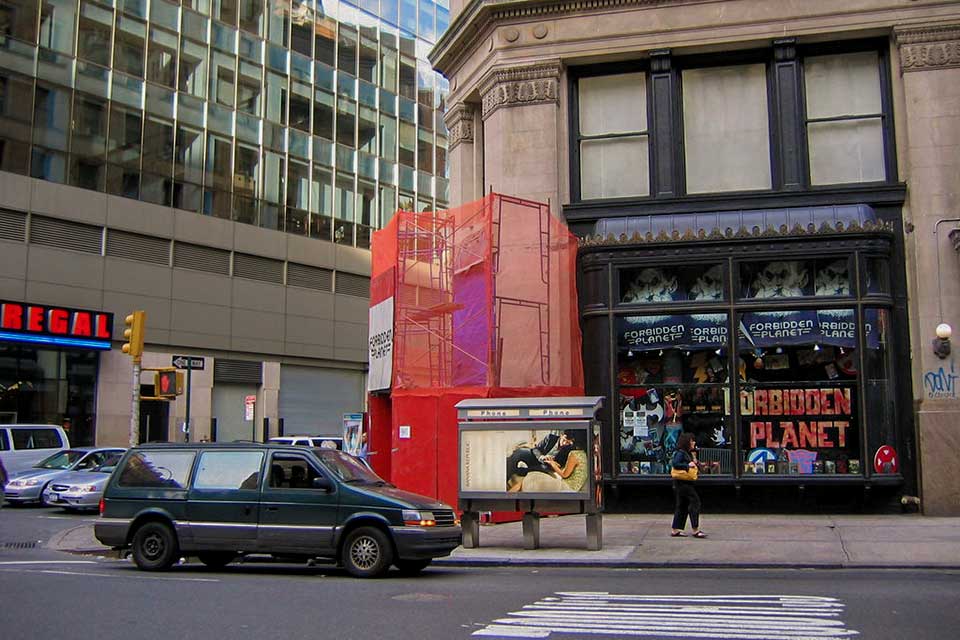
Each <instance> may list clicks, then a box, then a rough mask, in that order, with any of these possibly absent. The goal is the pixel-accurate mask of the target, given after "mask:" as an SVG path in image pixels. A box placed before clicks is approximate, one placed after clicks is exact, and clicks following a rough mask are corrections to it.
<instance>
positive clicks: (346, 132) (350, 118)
mask: <svg viewBox="0 0 960 640" xmlns="http://www.w3.org/2000/svg"><path fill="white" fill-rule="evenodd" d="M356 121H357V105H356V103H355V102H351V101H350V100H345V99H344V98H342V97H341V98H338V99H337V142H339V143H340V144H342V145H345V146H348V147H353V146H354V129H355V128H356Z"/></svg>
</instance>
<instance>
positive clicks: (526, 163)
mask: <svg viewBox="0 0 960 640" xmlns="http://www.w3.org/2000/svg"><path fill="white" fill-rule="evenodd" d="M560 72H561V66H560V63H559V61H546V62H538V63H537V64H532V65H529V66H523V67H510V68H495V69H491V70H490V71H489V72H487V75H486V77H485V78H484V79H483V81H481V83H480V95H481V99H482V118H483V141H484V143H483V144H484V162H483V182H484V187H485V190H489V189H490V188H492V189H493V190H494V191H497V192H499V193H503V194H507V195H512V196H517V197H520V198H528V199H530V200H537V201H540V202H547V201H549V202H550V203H551V206H552V209H553V210H554V212H555V213H556V211H557V210H558V208H559V206H558V205H559V194H560V182H559V167H560V166H561V163H560V158H559V157H558V154H559V153H560V145H559V144H558V136H559V135H560V132H561V128H560V126H559V117H560Z"/></svg>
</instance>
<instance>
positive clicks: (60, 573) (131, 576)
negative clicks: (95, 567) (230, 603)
mask: <svg viewBox="0 0 960 640" xmlns="http://www.w3.org/2000/svg"><path fill="white" fill-rule="evenodd" d="M0 573H41V574H45V575H54V576H86V577H94V578H123V579H126V580H160V581H167V582H220V580H218V579H217V578H178V577H175V576H152V575H143V574H137V573H95V572H93V571H67V570H66V569H59V570H58V569H31V568H27V567H24V568H16V569H15V568H9V569H4V568H0Z"/></svg>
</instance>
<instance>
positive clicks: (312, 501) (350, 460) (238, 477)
mask: <svg viewBox="0 0 960 640" xmlns="http://www.w3.org/2000/svg"><path fill="white" fill-rule="evenodd" d="M100 515H101V517H100V519H99V520H98V521H97V522H96V524H95V525H94V533H95V535H96V537H97V539H98V540H99V541H100V542H102V543H103V544H105V545H107V546H110V547H114V548H117V549H125V548H130V549H132V553H133V560H134V562H135V563H136V565H137V566H138V567H139V568H140V569H144V570H148V571H157V570H163V569H167V568H168V567H170V565H172V564H173V562H174V561H175V560H177V559H178V558H179V557H181V556H182V555H196V556H197V557H198V558H199V559H200V561H201V562H203V563H204V564H206V565H208V566H212V567H222V566H225V565H227V564H228V563H230V562H232V561H233V560H234V559H236V558H237V557H239V556H242V555H244V554H248V553H267V554H273V555H276V556H280V557H285V558H288V557H296V558H299V559H302V560H304V561H307V560H310V559H313V558H318V557H322V558H333V559H334V560H336V562H338V563H339V564H340V565H342V566H343V567H344V568H345V569H346V570H347V571H348V572H350V573H351V574H353V575H355V576H358V577H375V576H378V575H381V574H383V573H384V572H385V571H387V570H388V569H389V567H390V566H391V565H395V566H396V567H397V568H398V569H400V570H401V571H403V572H405V573H409V574H413V573H417V572H419V571H421V570H423V569H424V568H425V567H426V566H427V565H429V564H430V561H431V560H432V559H433V558H438V557H442V556H446V555H449V554H450V552H451V551H453V550H454V549H455V548H456V547H457V546H458V545H459V544H460V539H461V530H460V524H459V522H457V520H456V516H455V514H454V511H453V509H452V508H450V507H449V506H447V505H444V504H441V503H439V502H436V501H435V500H433V499H432V498H427V497H424V496H420V495H417V494H414V493H410V492H408V491H403V490H401V489H398V488H396V487H394V486H393V485H391V484H390V483H388V482H386V481H384V480H383V479H381V478H380V477H378V476H377V475H376V474H374V473H373V472H372V471H370V469H369V468H368V467H366V466H364V465H363V464H362V463H361V462H360V461H358V460H357V459H356V458H354V457H353V456H350V455H348V454H346V453H344V452H342V451H339V450H337V449H329V448H309V449H308V448H305V447H302V446H300V447H298V446H294V445H283V444H275V443H267V444H258V443H207V444H151V445H141V446H139V447H136V448H134V449H131V450H130V451H128V452H127V454H126V455H125V456H124V458H123V460H121V461H120V464H119V465H118V466H117V468H116V470H115V471H114V473H113V475H112V476H111V477H110V481H109V482H108V484H107V487H106V489H105V490H104V497H103V500H102V502H101V504H100Z"/></svg>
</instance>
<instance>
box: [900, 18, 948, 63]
mask: <svg viewBox="0 0 960 640" xmlns="http://www.w3.org/2000/svg"><path fill="white" fill-rule="evenodd" d="M894 36H895V37H896V41H897V46H898V47H899V48H900V68H901V70H903V71H904V72H907V71H924V70H927V69H946V68H950V67H960V24H949V25H937V26H924V27H916V28H914V27H909V28H901V27H898V28H896V29H894Z"/></svg>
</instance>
